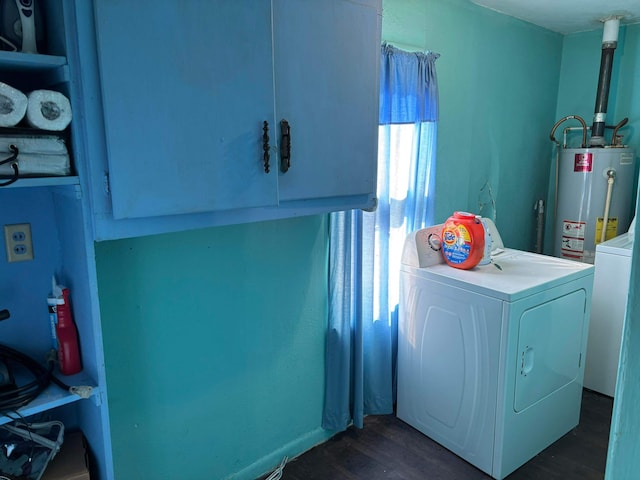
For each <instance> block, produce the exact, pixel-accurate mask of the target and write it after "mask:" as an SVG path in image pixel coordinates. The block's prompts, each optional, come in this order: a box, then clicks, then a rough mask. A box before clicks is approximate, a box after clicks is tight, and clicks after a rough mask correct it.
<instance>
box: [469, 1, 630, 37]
mask: <svg viewBox="0 0 640 480" xmlns="http://www.w3.org/2000/svg"><path fill="white" fill-rule="evenodd" d="M471 1H472V2H473V3H475V4H477V5H480V6H482V7H486V8H490V9H491V10H495V11H497V12H500V13H504V14H506V15H509V16H511V17H516V18H519V19H521V20H525V21H527V22H530V23H534V24H536V25H539V26H541V27H544V28H546V29H548V30H553V31H554V32H559V33H562V34H569V33H576V32H583V31H588V30H597V29H601V28H602V26H603V23H602V20H604V19H606V18H608V17H611V16H614V15H621V16H622V19H621V20H620V24H621V25H625V24H630V23H640V0H471Z"/></svg>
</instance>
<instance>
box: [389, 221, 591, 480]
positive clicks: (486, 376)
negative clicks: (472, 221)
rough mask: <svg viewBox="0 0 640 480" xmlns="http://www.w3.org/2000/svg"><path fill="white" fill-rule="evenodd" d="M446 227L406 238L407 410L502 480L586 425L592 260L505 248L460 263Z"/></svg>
mask: <svg viewBox="0 0 640 480" xmlns="http://www.w3.org/2000/svg"><path fill="white" fill-rule="evenodd" d="M441 229H442V225H437V226H435V227H430V228H426V229H422V230H419V231H417V232H414V233H412V234H411V235H409V236H408V238H407V240H406V242H405V246H404V251H403V259H402V267H401V274H400V289H401V293H400V295H401V297H400V306H399V334H398V400H397V415H398V417H399V418H400V419H401V420H403V421H405V422H406V423H408V424H410V425H412V426H413V427H415V428H416V429H418V430H419V431H421V432H422V433H424V434H425V435H427V436H429V437H430V438H432V439H433V440H435V441H437V442H438V443H440V444H441V445H443V446H444V447H446V448H448V449H449V450H451V451H452V452H454V453H456V454H457V455H459V456H460V457H462V458H464V459H465V460H467V461H468V462H470V463H471V464H473V465H475V466H476V467H478V468H479V469H480V470H482V471H484V472H486V473H487V474H489V475H491V476H492V477H493V478H496V479H502V478H504V477H505V476H507V475H508V474H509V473H511V472H513V471H514V470H515V469H517V468H518V467H519V466H521V465H522V464H524V463H525V462H527V461H528V460H529V459H531V458H532V457H534V456H535V455H536V454H538V453H539V452H540V451H542V450H543V449H544V448H546V447H547V446H548V445H550V444H551V443H553V442H554V441H556V440H557V439H559V438H560V437H561V436H563V435H564V434H566V433H567V432H568V431H570V430H571V429H572V428H573V427H575V426H576V425H577V424H578V420H579V416H580V405H581V401H582V382H583V375H584V356H585V347H586V343H587V335H588V326H589V309H590V305H591V294H592V284H593V266H592V265H589V264H585V263H578V262H574V261H571V260H564V259H559V258H555V257H548V256H544V255H538V254H533V253H528V252H523V251H519V250H512V249H498V250H497V251H496V253H497V255H494V256H493V261H492V263H491V264H488V265H484V266H479V267H475V268H474V269H472V270H459V269H456V268H452V267H450V266H448V265H446V264H444V263H443V261H442V255H441V253H440V252H439V251H438V247H439V244H438V241H437V240H438V237H439V233H440V231H441Z"/></svg>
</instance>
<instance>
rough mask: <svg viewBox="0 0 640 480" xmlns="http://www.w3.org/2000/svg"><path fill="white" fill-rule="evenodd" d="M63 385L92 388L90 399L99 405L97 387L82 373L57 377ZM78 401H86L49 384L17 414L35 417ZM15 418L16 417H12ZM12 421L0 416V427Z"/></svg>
mask: <svg viewBox="0 0 640 480" xmlns="http://www.w3.org/2000/svg"><path fill="white" fill-rule="evenodd" d="M58 378H59V379H60V380H62V381H63V382H64V383H66V384H67V385H69V386H81V385H88V386H91V387H93V391H92V392H91V397H90V398H91V399H94V400H96V403H99V399H100V393H99V390H98V388H97V387H95V382H93V381H92V380H91V379H90V378H89V377H88V376H87V375H85V374H84V373H79V374H77V375H72V376H69V377H60V376H59V377H58ZM80 400H86V399H83V398H81V397H79V396H78V395H75V394H73V393H70V392H68V391H65V390H63V389H62V388H60V387H58V386H57V385H55V384H53V383H52V384H50V385H49V386H48V387H47V388H46V389H45V390H44V391H43V392H42V393H41V394H40V395H38V397H37V398H35V399H34V400H33V401H31V402H30V403H29V404H27V405H25V406H24V407H22V408H20V409H18V411H17V414H18V415H20V416H22V417H25V418H26V417H29V416H31V415H35V414H37V413H41V412H45V411H47V410H50V409H52V408H56V407H60V406H62V405H67V404H69V403H73V402H77V401H80ZM12 416H13V417H16V416H17V415H12ZM11 421H13V419H12V418H9V417H5V416H0V425H4V424H5V423H9V422H11Z"/></svg>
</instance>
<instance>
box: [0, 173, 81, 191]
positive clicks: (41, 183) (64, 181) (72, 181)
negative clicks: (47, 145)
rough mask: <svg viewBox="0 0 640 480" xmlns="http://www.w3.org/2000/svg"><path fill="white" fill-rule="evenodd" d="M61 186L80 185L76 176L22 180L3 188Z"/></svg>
mask: <svg viewBox="0 0 640 480" xmlns="http://www.w3.org/2000/svg"><path fill="white" fill-rule="evenodd" d="M60 185H80V179H79V178H78V177H76V176H69V177H38V178H21V179H19V180H18V181H17V182H15V183H12V184H11V185H7V186H6V187H1V188H28V187H57V186H60Z"/></svg>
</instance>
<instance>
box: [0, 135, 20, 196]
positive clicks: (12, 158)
mask: <svg viewBox="0 0 640 480" xmlns="http://www.w3.org/2000/svg"><path fill="white" fill-rule="evenodd" d="M9 150H11V153H12V155H11V156H10V157H9V158H5V159H4V160H2V161H0V165H4V164H5V163H11V168H13V177H11V178H10V179H9V180H7V181H6V182H0V187H6V186H7V185H11V184H12V183H13V182H15V181H16V180H18V177H19V176H20V171H19V170H18V161H17V160H18V154H19V153H20V151H19V150H18V147H16V146H15V145H9Z"/></svg>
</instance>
